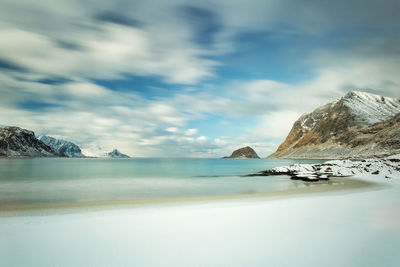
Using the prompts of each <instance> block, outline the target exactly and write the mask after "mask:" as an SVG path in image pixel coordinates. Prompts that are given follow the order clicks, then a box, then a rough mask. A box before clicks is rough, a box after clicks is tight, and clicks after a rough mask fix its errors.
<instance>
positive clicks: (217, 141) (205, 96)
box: [0, 0, 400, 157]
mask: <svg viewBox="0 0 400 267" xmlns="http://www.w3.org/2000/svg"><path fill="white" fill-rule="evenodd" d="M398 9H399V2H398V1H392V0H389V1H372V0H366V1H339V2H338V1H336V2H334V3H333V2H327V1H312V0H309V1H301V2H299V1H295V0H271V1H256V0H254V1H242V2H235V4H232V2H231V1H227V0H219V1H207V2H204V3H203V2H198V3H191V4H188V2H187V1H181V0H172V1H158V0H157V1H151V2H150V1H142V0H138V1H125V0H122V1H118V2H117V3H114V2H113V3H111V2H110V1H95V2H93V1H85V2H82V1H74V0H71V1H57V5H56V4H54V3H53V2H50V1H47V0H44V1H36V2H33V1H26V0H21V1H10V0H4V1H3V2H2V4H1V8H0V18H1V19H0V34H1V36H2V38H1V40H0V45H1V50H0V69H1V70H2V72H1V73H0V83H1V88H0V117H1V118H2V121H1V124H5V125H15V124H17V125H19V126H22V127H25V128H29V129H33V130H35V131H36V132H37V133H41V132H46V133H48V134H50V135H57V136H62V137H64V139H67V140H72V141H75V142H77V143H78V144H80V145H81V146H82V147H90V146H94V145H99V146H101V147H103V148H104V149H106V150H111V149H113V148H116V147H117V148H119V149H121V150H122V151H124V152H126V153H128V154H130V155H132V156H197V157H208V156H224V155H228V154H230V153H231V152H232V150H234V149H237V148H239V147H242V146H245V145H250V146H252V147H254V148H255V149H256V151H257V152H258V153H259V154H260V155H262V156H264V155H268V154H269V153H271V152H273V150H274V149H275V148H276V147H277V146H278V145H279V143H280V142H281V141H282V140H283V139H284V138H285V136H286V134H287V132H288V131H289V130H290V127H291V125H292V123H293V122H294V120H295V119H296V118H297V117H298V116H299V115H300V114H301V113H304V112H311V111H312V110H313V109H314V108H316V107H318V106H319V105H322V104H325V103H326V102H328V101H331V100H332V99H334V98H337V97H340V96H342V95H343V94H344V93H345V92H346V91H347V90H350V89H360V90H365V91H369V92H373V93H378V94H383V95H388V96H395V97H399V96H400V95H399V94H400V78H399V75H398V70H399V69H400V63H399V62H400V60H399V59H400V58H399V55H400V52H399V48H398V47H399V45H398V44H399V40H400V36H399V31H398V29H397V28H396V26H397V25H398V24H399V17H398V14H397V12H396V11H397V10H398ZM21 18H23V19H21ZM252 36H256V37H257V38H253V37H252ZM246 38H248V40H245V39H246ZM271 40H272V41H271ZM273 41H275V42H277V43H279V46H273V45H272V44H273V43H274V42H273ZM253 42H259V43H257V46H259V47H261V48H262V50H260V52H258V51H252V49H253V46H250V47H246V49H242V48H243V46H246V45H247V44H252V43H253ZM243 43H245V44H244V45H243ZM248 53H254V55H255V56H254V61H257V62H258V61H260V62H261V63H260V64H256V62H252V60H249V62H250V64H249V65H254V66H249V69H250V70H251V73H241V72H240V71H238V72H234V75H231V74H229V71H226V70H227V69H228V68H229V67H230V66H229V65H230V64H231V62H234V63H233V64H241V62H240V60H238V61H234V60H233V59H236V57H244V58H246V57H248ZM258 53H259V54H258ZM275 53H278V54H279V53H280V54H279V55H278V56H277V58H278V59H277V60H276V61H277V62H275V61H274V60H272V59H271V55H273V54H275ZM294 55H295V56H294ZM281 56H282V59H281ZM283 57H284V58H283ZM264 61H265V62H264ZM246 67H248V66H246ZM291 68H292V69H294V71H293V72H294V73H296V72H303V69H306V71H305V72H306V74H307V75H304V77H303V76H301V77H302V78H301V79H285V77H284V75H280V76H279V75H277V76H278V77H283V78H271V76H273V75H271V72H274V71H275V72H279V71H281V72H284V70H286V69H291ZM238 69H246V68H238ZM253 72H254V73H257V75H254V73H253ZM226 73H228V74H226ZM127 77H144V78H147V79H149V80H150V81H157V87H160V88H162V90H159V91H158V92H163V93H158V94H155V95H150V94H149V93H148V92H147V89H148V88H147V87H145V86H143V88H139V89H141V90H142V93H141V94H139V93H138V90H136V91H134V90H130V88H128V89H127V90H124V91H118V90H113V89H115V88H112V86H105V85H100V82H98V81H100V80H101V81H107V82H108V84H111V85H112V83H113V82H115V80H124V79H126V78H127ZM96 82H97V83H96ZM150 83H151V82H150ZM104 84H107V83H104ZM182 85H183V86H182ZM186 85H189V86H186ZM136 86H140V85H138V84H135V83H133V85H132V87H136ZM184 86H185V87H184ZM204 125H205V126H204ZM213 129H215V130H213ZM220 132H223V135H224V136H220V135H222V133H221V134H220Z"/></svg>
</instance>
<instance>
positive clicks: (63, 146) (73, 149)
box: [38, 135, 86, 158]
mask: <svg viewBox="0 0 400 267" xmlns="http://www.w3.org/2000/svg"><path fill="white" fill-rule="evenodd" d="M38 139H39V140H40V141H42V142H43V143H45V144H46V145H48V146H49V147H51V148H52V149H53V150H54V151H55V152H57V153H59V154H62V155H65V156H66V157H70V158H85V157H86V156H85V155H83V154H82V151H81V149H80V148H79V146H77V145H76V144H74V143H72V142H69V141H65V140H61V139H56V138H54V137H51V136H47V135H41V136H39V138H38Z"/></svg>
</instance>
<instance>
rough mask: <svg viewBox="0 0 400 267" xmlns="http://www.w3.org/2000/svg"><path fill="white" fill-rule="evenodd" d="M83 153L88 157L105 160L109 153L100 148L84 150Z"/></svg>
mask: <svg viewBox="0 0 400 267" xmlns="http://www.w3.org/2000/svg"><path fill="white" fill-rule="evenodd" d="M82 153H83V154H85V155H86V156H87V157H93V158H105V157H107V152H106V151H104V150H103V149H102V148H101V147H99V146H93V147H88V148H84V149H82Z"/></svg>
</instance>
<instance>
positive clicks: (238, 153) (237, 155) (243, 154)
mask: <svg viewBox="0 0 400 267" xmlns="http://www.w3.org/2000/svg"><path fill="white" fill-rule="evenodd" d="M224 158H225V159H259V158H260V157H259V156H258V155H257V153H256V152H255V151H254V149H252V148H251V147H249V146H246V147H242V148H239V149H237V150H235V151H233V152H232V155H230V156H229V157H224Z"/></svg>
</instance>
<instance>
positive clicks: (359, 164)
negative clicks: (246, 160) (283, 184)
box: [269, 154, 400, 178]
mask: <svg viewBox="0 0 400 267" xmlns="http://www.w3.org/2000/svg"><path fill="white" fill-rule="evenodd" d="M269 172H270V173H276V174H279V173H295V175H296V176H298V177H312V176H321V175H324V176H323V177H322V178H325V176H326V175H328V176H337V177H345V176H362V175H370V174H372V175H378V174H379V175H382V176H384V177H386V178H391V177H395V176H399V177H400V154H397V155H392V156H389V157H386V158H372V159H366V160H362V161H351V160H331V161H327V162H325V163H323V164H293V165H290V166H281V167H275V168H272V169H271V170H269Z"/></svg>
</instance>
